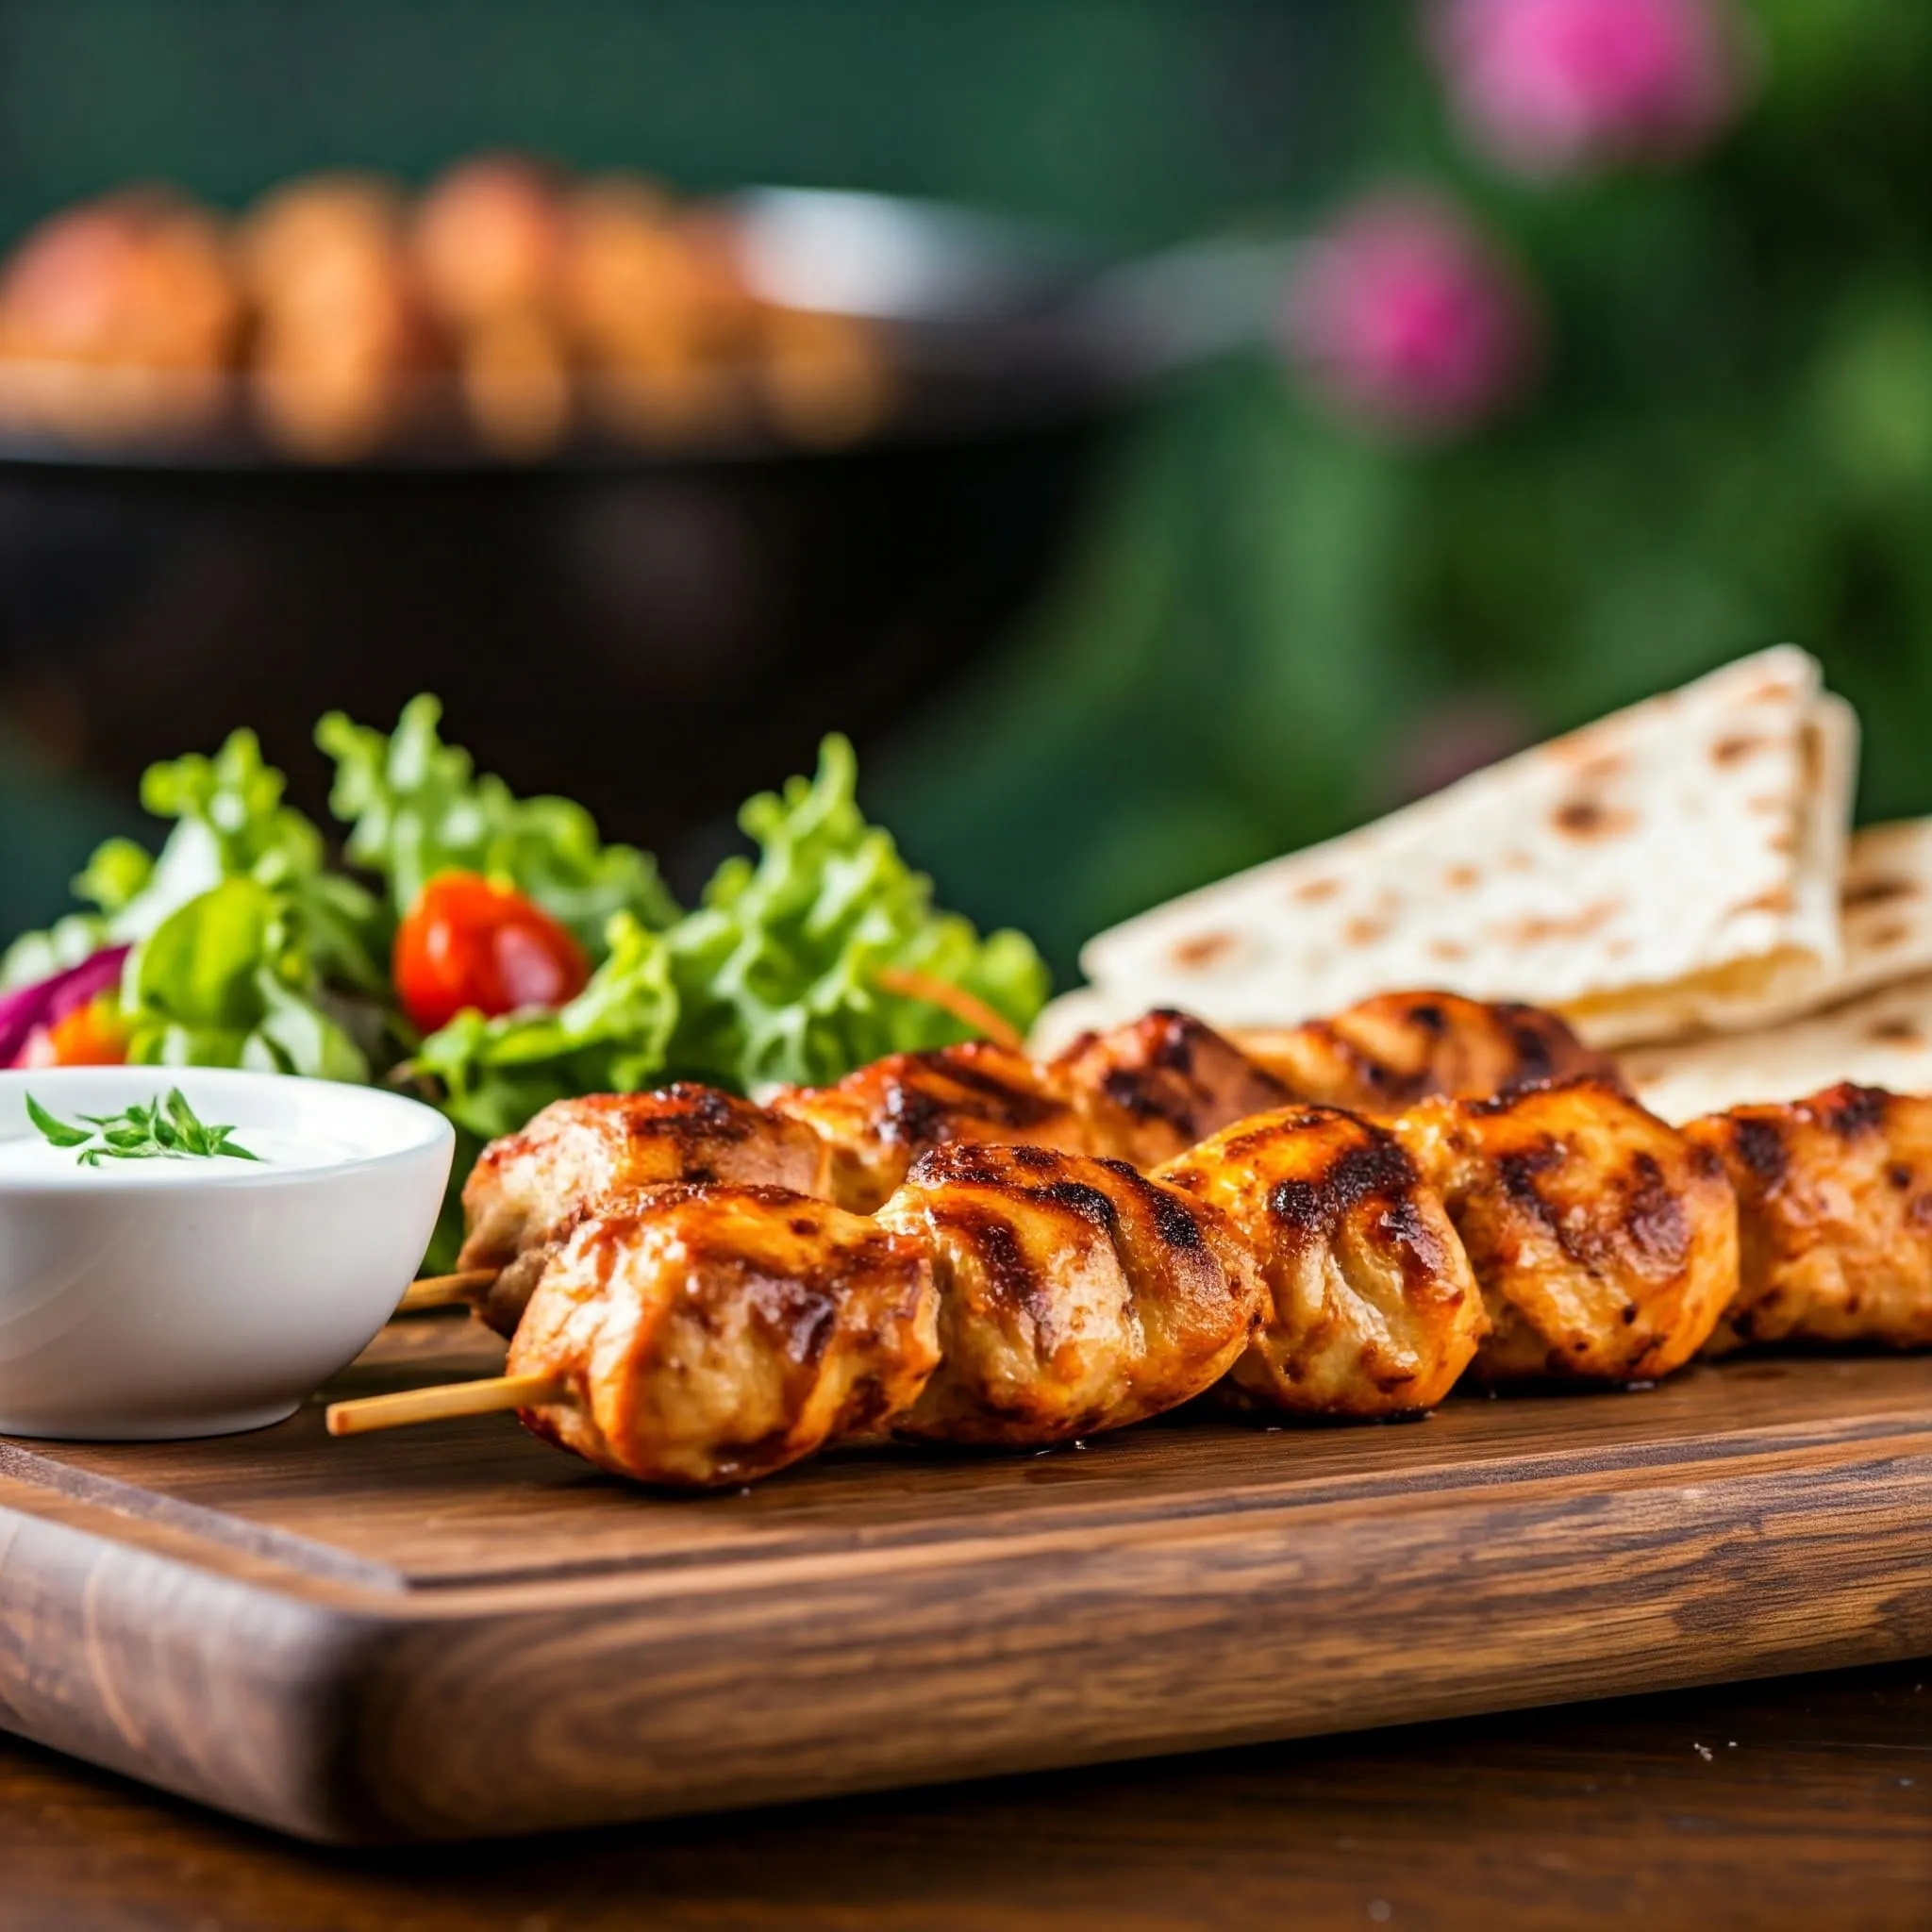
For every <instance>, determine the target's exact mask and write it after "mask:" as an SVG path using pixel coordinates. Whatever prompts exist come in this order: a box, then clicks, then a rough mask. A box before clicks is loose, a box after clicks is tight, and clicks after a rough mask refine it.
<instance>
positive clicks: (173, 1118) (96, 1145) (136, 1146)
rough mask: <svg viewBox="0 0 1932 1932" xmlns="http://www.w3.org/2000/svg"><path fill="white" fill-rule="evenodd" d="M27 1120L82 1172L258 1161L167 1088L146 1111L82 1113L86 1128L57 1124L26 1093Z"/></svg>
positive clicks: (224, 1129) (177, 1091)
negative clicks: (168, 1162)
mask: <svg viewBox="0 0 1932 1932" xmlns="http://www.w3.org/2000/svg"><path fill="white" fill-rule="evenodd" d="M26 1117H27V1119H28V1120H30V1121H32V1122H33V1124H34V1125H35V1126H36V1127H38V1128H39V1129H40V1132H41V1138H42V1140H44V1141H50V1142H51V1143H52V1144H53V1145H54V1146H56V1147H77V1148H79V1149H80V1153H79V1155H78V1156H77V1157H76V1158H78V1160H79V1162H80V1165H81V1166H82V1167H98V1166H100V1164H101V1162H102V1161H104V1160H160V1159H168V1158H196V1159H205V1160H211V1159H214V1158H219V1157H223V1156H225V1157H226V1158H228V1159H230V1160H258V1159H260V1158H261V1157H260V1156H259V1155H258V1154H251V1153H250V1152H249V1151H248V1149H247V1148H245V1147H238V1146H236V1145H235V1143H234V1142H233V1141H230V1140H229V1139H228V1136H229V1135H230V1134H232V1133H233V1132H234V1131H235V1129H234V1128H233V1127H223V1126H204V1125H203V1124H202V1123H201V1122H200V1121H199V1120H198V1119H197V1118H196V1117H195V1112H194V1109H193V1108H192V1107H190V1106H189V1104H188V1102H187V1100H186V1098H185V1097H184V1096H183V1094H182V1091H181V1090H180V1088H178V1087H171V1088H170V1089H169V1090H168V1097H167V1098H166V1099H165V1100H155V1101H152V1102H150V1103H149V1104H148V1105H147V1106H146V1107H141V1106H138V1105H137V1106H134V1107H130V1108H126V1109H125V1111H124V1112H121V1113H108V1114H94V1113H84V1114H82V1115H81V1117H80V1118H81V1120H82V1121H84V1122H85V1123H86V1125H84V1126H82V1125H76V1124H75V1123H73V1122H71V1121H63V1120H57V1119H56V1118H55V1117H54V1116H53V1115H52V1114H50V1113H49V1112H48V1111H47V1109H46V1108H44V1107H42V1105H41V1104H40V1102H39V1101H37V1100H36V1099H35V1098H34V1097H33V1095H32V1094H31V1093H29V1094H28V1095H27V1096H26Z"/></svg>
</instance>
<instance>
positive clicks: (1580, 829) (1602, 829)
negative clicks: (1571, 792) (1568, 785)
mask: <svg viewBox="0 0 1932 1932" xmlns="http://www.w3.org/2000/svg"><path fill="white" fill-rule="evenodd" d="M1550 823H1551V824H1554V825H1555V826H1556V828H1557V831H1559V832H1561V833H1562V834H1563V835H1564V836H1565V837H1566V838H1571V839H1609V838H1614V837H1615V836H1616V835H1617V834H1618V833H1620V832H1627V831H1629V830H1630V828H1631V827H1632V826H1633V825H1635V824H1636V823H1637V814H1636V813H1635V812H1634V811H1630V810H1628V809H1627V808H1624V807H1622V806H1614V805H1606V804H1605V803H1604V802H1603V800H1602V799H1600V798H1571V799H1566V800H1565V801H1564V802H1563V803H1562V804H1561V805H1559V806H1558V807H1557V808H1556V810H1555V811H1554V812H1552V813H1551V814H1550Z"/></svg>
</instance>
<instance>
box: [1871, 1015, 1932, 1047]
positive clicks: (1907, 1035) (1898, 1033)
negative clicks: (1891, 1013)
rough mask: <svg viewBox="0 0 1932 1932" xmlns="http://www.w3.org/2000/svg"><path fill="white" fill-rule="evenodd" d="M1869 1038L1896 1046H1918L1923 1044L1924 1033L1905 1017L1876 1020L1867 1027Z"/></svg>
mask: <svg viewBox="0 0 1932 1932" xmlns="http://www.w3.org/2000/svg"><path fill="white" fill-rule="evenodd" d="M1865 1038H1866V1039H1867V1040H1875V1041H1880V1042H1881V1043H1883V1044H1888V1045H1895V1046H1918V1045H1921V1044H1923V1042H1924V1034H1923V1033H1921V1032H1920V1031H1919V1029H1918V1027H1917V1026H1916V1025H1915V1024H1913V1023H1912V1022H1911V1021H1909V1020H1907V1019H1905V1018H1903V1017H1901V1018H1899V1019H1895V1020H1874V1021H1873V1023H1872V1024H1871V1025H1869V1026H1868V1027H1866V1029H1865Z"/></svg>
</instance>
